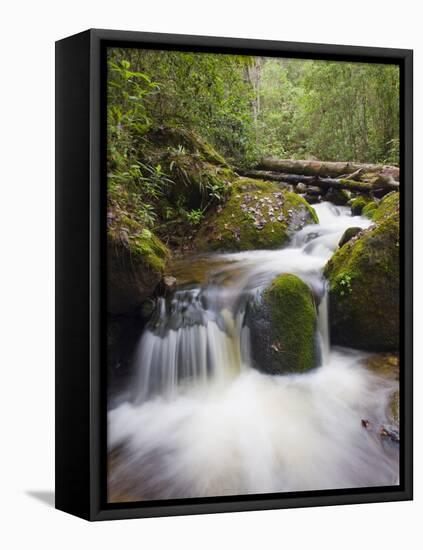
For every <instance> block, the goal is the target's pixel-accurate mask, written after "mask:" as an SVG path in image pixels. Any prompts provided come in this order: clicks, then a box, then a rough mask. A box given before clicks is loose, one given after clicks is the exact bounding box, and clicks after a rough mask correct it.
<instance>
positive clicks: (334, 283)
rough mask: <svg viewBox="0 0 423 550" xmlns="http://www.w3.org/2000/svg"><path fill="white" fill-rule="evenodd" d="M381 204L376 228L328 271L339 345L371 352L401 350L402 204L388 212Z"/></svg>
mask: <svg viewBox="0 0 423 550" xmlns="http://www.w3.org/2000/svg"><path fill="white" fill-rule="evenodd" d="M387 200H388V199H387ZM394 200H397V199H390V201H392V202H394ZM383 202H384V201H382V203H383ZM382 203H381V207H382V210H381V211H380V215H379V216H376V217H377V220H378V221H377V224H376V225H373V226H371V227H370V228H368V229H366V230H363V231H362V232H361V233H360V235H358V236H357V237H356V238H354V239H352V240H350V241H349V242H347V243H346V244H344V246H342V247H341V248H339V249H338V250H337V251H336V252H335V254H334V255H333V256H332V258H331V260H329V262H328V263H327V264H326V266H325V269H324V274H325V276H326V277H327V279H328V280H329V304H330V324H331V340H332V342H333V343H334V344H337V345H342V346H349V347H353V348H357V349H363V350H369V351H391V350H392V351H394V350H397V349H398V346H399V313H400V312H399V307H400V304H399V302H400V287H399V268H400V263H399V208H398V202H397V206H396V207H395V206H394V205H393V204H390V206H389V208H388V205H387V203H385V204H384V205H383V204H382ZM382 212H383V214H382Z"/></svg>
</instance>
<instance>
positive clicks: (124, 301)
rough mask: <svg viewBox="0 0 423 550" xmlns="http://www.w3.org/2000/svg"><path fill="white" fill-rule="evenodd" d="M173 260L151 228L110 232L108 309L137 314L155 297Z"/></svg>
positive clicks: (119, 312)
mask: <svg viewBox="0 0 423 550" xmlns="http://www.w3.org/2000/svg"><path fill="white" fill-rule="evenodd" d="M168 257H169V251H168V249H167V247H166V246H165V245H164V244H163V243H162V242H161V241H160V240H159V239H158V238H157V237H156V236H155V235H153V233H152V232H151V231H149V230H148V229H143V230H141V232H140V233H139V234H137V233H135V234H128V232H127V231H124V230H123V229H120V230H119V232H118V231H113V232H111V231H109V234H108V250H107V289H108V298H107V309H108V311H109V313H113V314H121V313H128V312H131V311H134V310H135V309H136V308H137V307H139V306H140V305H141V304H142V302H143V301H144V300H145V299H146V298H148V297H149V296H151V294H152V293H153V291H154V289H155V288H156V286H157V284H158V283H159V281H160V279H161V277H162V275H163V272H164V269H165V265H166V261H167V259H168Z"/></svg>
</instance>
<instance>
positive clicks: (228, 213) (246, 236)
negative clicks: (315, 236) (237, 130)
mask: <svg viewBox="0 0 423 550" xmlns="http://www.w3.org/2000/svg"><path fill="white" fill-rule="evenodd" d="M317 221H318V219H317V215H316V213H315V211H314V210H313V208H312V207H311V206H310V205H309V204H308V203H307V202H306V201H305V200H304V199H303V198H302V197H301V196H299V195H297V194H295V193H292V192H290V191H286V190H280V189H279V188H278V187H277V186H276V185H274V184H272V183H270V182H265V181H260V180H250V179H248V178H237V179H236V180H235V181H234V183H233V186H232V192H231V196H230V197H229V199H228V200H227V201H226V203H225V204H224V205H222V206H220V207H218V208H217V209H216V210H215V211H214V212H213V213H211V215H209V216H208V218H207V219H206V220H205V221H204V222H203V224H202V227H201V229H200V231H199V232H198V234H197V237H196V241H195V247H196V249H197V250H198V251H202V252H208V251H222V252H236V251H240V250H253V249H260V248H261V249H266V248H267V249H272V248H278V247H281V246H283V245H284V244H286V242H287V241H288V240H289V237H290V234H291V232H292V231H295V230H297V229H300V228H302V227H303V226H304V225H306V224H309V223H317Z"/></svg>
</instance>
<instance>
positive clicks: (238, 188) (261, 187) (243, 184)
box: [233, 178, 279, 193]
mask: <svg viewBox="0 0 423 550" xmlns="http://www.w3.org/2000/svg"><path fill="white" fill-rule="evenodd" d="M233 191H234V193H245V192H248V191H266V192H269V193H270V192H277V191H279V188H278V186H277V185H276V184H275V183H273V182H271V181H263V180H257V179H252V178H237V179H236V181H235V182H234V184H233Z"/></svg>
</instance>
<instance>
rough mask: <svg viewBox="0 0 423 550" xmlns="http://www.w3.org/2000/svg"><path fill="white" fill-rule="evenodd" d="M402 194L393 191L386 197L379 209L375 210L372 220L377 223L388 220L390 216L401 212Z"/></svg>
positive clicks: (380, 203)
mask: <svg viewBox="0 0 423 550" xmlns="http://www.w3.org/2000/svg"><path fill="white" fill-rule="evenodd" d="M399 208H400V194H399V193H398V192H397V191H392V192H391V193H389V194H388V195H385V196H384V197H383V199H382V200H381V201H380V202H379V204H378V206H377V209H375V210H373V213H372V220H373V221H374V222H376V223H378V222H381V221H383V220H384V219H387V218H388V217H389V216H391V215H393V214H396V213H398V212H399Z"/></svg>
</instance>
